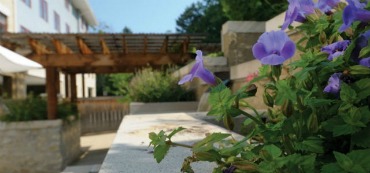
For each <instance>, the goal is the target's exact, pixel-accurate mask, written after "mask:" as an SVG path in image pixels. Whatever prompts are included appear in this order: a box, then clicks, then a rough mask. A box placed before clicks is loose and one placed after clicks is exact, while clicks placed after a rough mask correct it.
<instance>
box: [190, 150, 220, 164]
mask: <svg viewBox="0 0 370 173" xmlns="http://www.w3.org/2000/svg"><path fill="white" fill-rule="evenodd" d="M194 154H195V156H196V158H197V159H198V160H200V161H208V162H215V161H220V160H221V156H220V154H219V153H218V152H217V151H215V150H209V151H203V152H196V153H194Z"/></svg>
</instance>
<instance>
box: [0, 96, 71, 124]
mask: <svg viewBox="0 0 370 173" xmlns="http://www.w3.org/2000/svg"><path fill="white" fill-rule="evenodd" d="M4 104H5V105H6V107H7V108H8V109H9V113H7V114H5V115H1V116H0V120H1V121H8V122H13V121H32V120H47V119H48V118H47V101H46V100H45V99H43V98H40V97H27V98H26V99H24V100H4ZM57 117H58V118H60V119H63V120H66V121H70V120H72V119H75V118H76V117H77V107H76V106H75V105H74V104H71V103H69V102H63V103H60V104H58V108H57ZM71 118H72V119H71Z"/></svg>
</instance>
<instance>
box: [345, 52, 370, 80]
mask: <svg viewBox="0 0 370 173" xmlns="http://www.w3.org/2000/svg"><path fill="white" fill-rule="evenodd" d="M346 52H347V51H346ZM349 69H350V74H352V75H368V74H370V68H369V67H365V66H362V65H354V66H351V67H349Z"/></svg>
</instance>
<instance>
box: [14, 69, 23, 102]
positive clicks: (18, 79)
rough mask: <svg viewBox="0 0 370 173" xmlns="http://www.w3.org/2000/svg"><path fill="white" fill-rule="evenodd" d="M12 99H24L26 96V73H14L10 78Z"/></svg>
mask: <svg viewBox="0 0 370 173" xmlns="http://www.w3.org/2000/svg"><path fill="white" fill-rule="evenodd" d="M11 83H12V84H11V85H12V92H11V96H12V99H25V98H26V97H27V84H26V73H25V72H20V73H14V74H13V76H12V80H11Z"/></svg>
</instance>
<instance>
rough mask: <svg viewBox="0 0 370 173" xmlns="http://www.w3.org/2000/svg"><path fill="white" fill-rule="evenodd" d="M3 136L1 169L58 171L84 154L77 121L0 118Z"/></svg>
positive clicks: (29, 172)
mask: <svg viewBox="0 0 370 173" xmlns="http://www.w3.org/2000/svg"><path fill="white" fill-rule="evenodd" d="M69 127H70V128H69ZM0 139H1V140H0V156H1V157H0V170H1V172H12V173H59V172H60V171H61V170H62V169H63V168H64V167H65V166H66V164H67V163H69V162H71V161H72V160H74V159H76V158H77V157H78V156H79V154H81V151H80V134H79V123H76V122H75V123H72V124H69V125H66V124H65V125H63V122H62V121H61V120H44V121H29V122H11V123H6V122H0Z"/></svg>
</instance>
